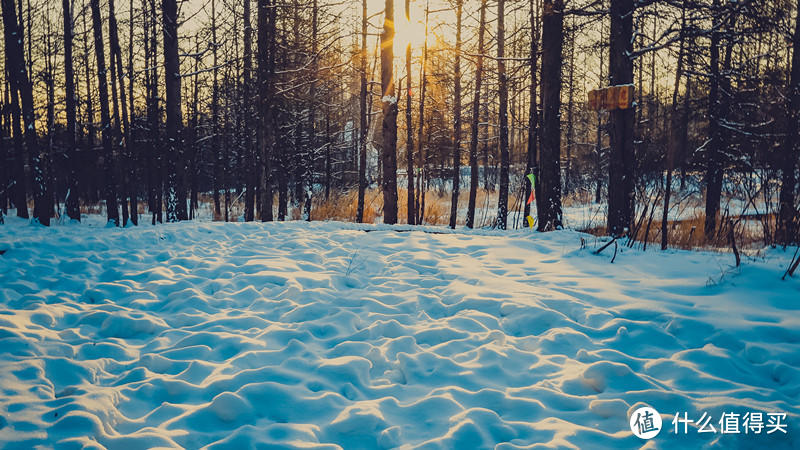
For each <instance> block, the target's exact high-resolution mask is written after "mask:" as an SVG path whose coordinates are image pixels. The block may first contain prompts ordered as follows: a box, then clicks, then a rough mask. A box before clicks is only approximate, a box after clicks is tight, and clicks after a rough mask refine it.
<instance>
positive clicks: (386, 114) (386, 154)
mask: <svg viewBox="0 0 800 450" xmlns="http://www.w3.org/2000/svg"><path fill="white" fill-rule="evenodd" d="M384 14H385V18H384V21H383V32H382V33H381V104H382V109H383V124H382V127H381V130H382V131H383V142H382V143H383V146H382V148H381V164H382V167H383V180H382V187H383V223H388V224H395V223H397V97H396V94H395V89H394V79H393V76H394V72H393V68H392V65H393V61H394V52H393V51H392V42H393V40H394V20H393V18H394V0H386V7H385V9H384Z"/></svg>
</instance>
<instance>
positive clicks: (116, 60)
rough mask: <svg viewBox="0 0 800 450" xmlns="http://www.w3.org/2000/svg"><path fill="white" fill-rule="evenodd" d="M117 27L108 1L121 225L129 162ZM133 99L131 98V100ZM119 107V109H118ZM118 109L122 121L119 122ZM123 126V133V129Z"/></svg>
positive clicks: (125, 221) (124, 217)
mask: <svg viewBox="0 0 800 450" xmlns="http://www.w3.org/2000/svg"><path fill="white" fill-rule="evenodd" d="M118 32H119V30H118V28H117V18H116V11H115V7H114V0H109V1H108V37H109V45H110V48H111V55H110V56H111V57H110V60H109V61H110V64H111V87H112V89H111V92H112V97H113V101H114V117H115V120H116V124H115V129H116V133H117V139H116V141H117V145H119V144H120V143H121V141H122V139H123V137H124V140H125V147H124V149H123V150H122V153H123V155H122V157H121V158H120V159H121V160H122V162H123V163H122V166H123V169H122V171H121V172H122V173H121V177H122V193H123V194H122V205H121V206H122V225H123V226H125V225H127V224H128V202H127V201H126V198H130V197H131V195H130V181H131V180H130V179H129V177H128V170H129V168H130V166H131V162H130V152H131V145H130V123H129V122H128V106H127V103H126V100H125V74H124V73H123V72H122V50H121V48H120V45H119V35H118ZM117 83H119V103H117V87H116V86H117ZM131 101H133V100H131ZM120 108H121V109H120ZM120 111H121V118H122V121H121V122H120ZM123 128H124V134H123V130H122V129H123Z"/></svg>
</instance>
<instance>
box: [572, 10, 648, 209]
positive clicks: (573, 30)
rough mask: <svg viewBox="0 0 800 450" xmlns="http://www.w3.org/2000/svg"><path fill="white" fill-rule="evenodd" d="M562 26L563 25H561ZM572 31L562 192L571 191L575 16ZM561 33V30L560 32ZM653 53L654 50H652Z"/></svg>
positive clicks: (573, 131)
mask: <svg viewBox="0 0 800 450" xmlns="http://www.w3.org/2000/svg"><path fill="white" fill-rule="evenodd" d="M562 28H563V27H562ZM571 29H572V33H570V36H569V38H570V39H569V82H568V83H569V90H568V92H567V99H568V100H567V136H566V138H567V142H566V144H567V145H566V150H567V154H566V161H565V163H566V167H564V194H565V195H567V196H569V195H570V194H571V193H572V188H573V186H572V145H573V142H574V139H575V138H574V136H575V120H574V114H573V110H574V106H575V104H574V99H575V46H576V45H577V43H576V42H575V41H576V39H575V37H576V34H575V30H576V28H575V16H572V27H571ZM562 34H563V32H562ZM653 53H655V52H653Z"/></svg>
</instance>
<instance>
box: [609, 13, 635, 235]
mask: <svg viewBox="0 0 800 450" xmlns="http://www.w3.org/2000/svg"><path fill="white" fill-rule="evenodd" d="M633 9H634V4H633V0H611V41H610V43H611V46H610V53H609V76H610V79H611V85H612V86H619V85H628V84H631V83H633V61H632V60H631V54H632V53H633V39H632V37H633ZM609 119H610V138H611V156H610V160H609V168H608V170H609V181H608V232H609V233H610V234H612V235H617V234H621V233H623V232H624V230H626V229H631V228H632V222H633V218H634V173H633V169H634V151H633V125H634V124H633V120H634V109H633V108H627V109H617V110H613V111H611V112H609Z"/></svg>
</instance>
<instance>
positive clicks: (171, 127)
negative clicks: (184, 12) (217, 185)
mask: <svg viewBox="0 0 800 450" xmlns="http://www.w3.org/2000/svg"><path fill="white" fill-rule="evenodd" d="M161 7H162V12H163V15H164V80H165V81H164V86H165V89H166V91H167V102H166V111H167V123H166V132H167V143H168V144H167V222H177V221H180V220H186V218H187V217H186V198H185V196H184V195H182V189H181V186H180V181H181V175H182V174H181V173H180V169H181V164H182V163H181V161H182V158H181V154H182V153H183V152H182V145H181V137H180V135H181V125H182V121H183V119H182V118H181V74H180V71H181V68H180V60H179V59H178V5H177V2H176V0H162V3H161Z"/></svg>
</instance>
